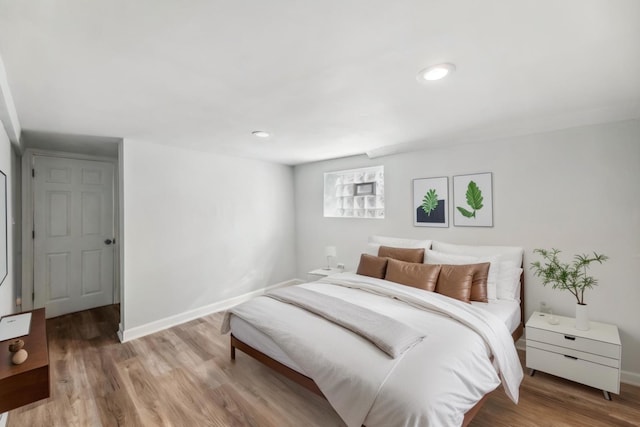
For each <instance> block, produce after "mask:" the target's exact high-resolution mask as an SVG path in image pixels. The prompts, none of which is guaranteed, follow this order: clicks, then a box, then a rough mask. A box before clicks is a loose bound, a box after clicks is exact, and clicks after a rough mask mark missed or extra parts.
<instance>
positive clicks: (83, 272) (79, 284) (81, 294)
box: [33, 156, 115, 317]
mask: <svg viewBox="0 0 640 427" xmlns="http://www.w3.org/2000/svg"><path fill="white" fill-rule="evenodd" d="M113 170H114V167H113V164H111V163H108V162H100V161H91V160H77V159H67V158H61V157H46V156H34V175H35V176H34V177H33V180H34V182H33V184H34V185H33V188H34V200H33V202H34V224H33V225H34V236H33V240H34V266H33V277H34V283H33V289H34V307H35V308H39V307H45V308H46V313H47V317H55V316H60V315H62V314H66V313H71V312H75V311H81V310H86V309H88V308H92V307H99V306H102V305H107V304H112V303H113V292H114V273H113V272H114V265H113V261H114V243H115V242H114V236H115V234H114V224H113V216H114V213H113Z"/></svg>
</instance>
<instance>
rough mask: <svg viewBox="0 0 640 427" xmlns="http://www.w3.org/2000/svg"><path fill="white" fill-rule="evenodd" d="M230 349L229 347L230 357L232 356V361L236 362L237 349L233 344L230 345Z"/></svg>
mask: <svg viewBox="0 0 640 427" xmlns="http://www.w3.org/2000/svg"><path fill="white" fill-rule="evenodd" d="M229 344H230V347H229V356H231V360H236V348H235V347H234V345H233V343H232V342H231V343H229Z"/></svg>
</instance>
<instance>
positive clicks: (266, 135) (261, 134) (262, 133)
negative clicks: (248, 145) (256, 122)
mask: <svg viewBox="0 0 640 427" xmlns="http://www.w3.org/2000/svg"><path fill="white" fill-rule="evenodd" d="M251 135H253V136H256V137H258V138H269V137H270V136H271V134H270V133H269V132H267V131H264V130H254V131H253V132H251Z"/></svg>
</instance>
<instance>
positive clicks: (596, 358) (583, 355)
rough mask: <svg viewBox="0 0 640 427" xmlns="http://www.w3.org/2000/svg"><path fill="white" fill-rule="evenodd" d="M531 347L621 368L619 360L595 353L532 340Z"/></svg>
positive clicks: (529, 345)
mask: <svg viewBox="0 0 640 427" xmlns="http://www.w3.org/2000/svg"><path fill="white" fill-rule="evenodd" d="M529 347H535V348H537V349H539V350H544V351H551V352H553V353H558V354H563V355H567V356H571V357H576V358H578V359H581V360H586V361H587V362H593V363H597V364H599V365H605V366H610V367H612V368H616V369H618V368H620V360H619V359H612V358H610V357H604V356H600V355H597V354H593V353H587V352H585V351H579V350H573V349H571V348H565V347H560V346H557V345H552V344H547V343H544V342H538V341H533V340H532V339H528V340H527V349H528V348H529Z"/></svg>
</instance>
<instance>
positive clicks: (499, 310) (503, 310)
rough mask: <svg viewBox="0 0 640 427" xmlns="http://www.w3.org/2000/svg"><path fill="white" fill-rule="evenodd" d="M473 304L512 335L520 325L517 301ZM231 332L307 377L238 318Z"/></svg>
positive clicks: (232, 321)
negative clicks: (500, 322)
mask: <svg viewBox="0 0 640 427" xmlns="http://www.w3.org/2000/svg"><path fill="white" fill-rule="evenodd" d="M471 304H472V305H473V306H475V307H479V308H481V309H483V310H486V311H488V312H490V313H491V314H493V315H494V316H496V317H498V318H500V319H501V320H502V321H503V322H504V324H505V325H506V326H507V328H508V329H509V331H510V332H511V333H513V332H514V331H515V330H516V328H517V327H518V325H520V321H521V313H520V304H519V303H518V302H517V301H506V300H497V301H492V302H490V303H482V302H471ZM231 331H232V333H233V336H235V337H236V338H237V339H239V340H240V341H242V342H244V343H246V344H249V345H250V346H251V347H253V348H255V349H256V350H259V351H261V352H262V353H264V354H266V355H267V356H269V357H271V358H272V359H275V360H277V361H278V362H280V363H282V364H283V365H286V366H288V367H289V368H291V369H293V370H295V371H297V372H299V373H301V374H303V375H307V374H306V373H305V372H304V370H303V369H302V368H300V367H299V366H298V365H296V363H295V362H294V361H292V360H291V359H290V358H289V357H288V356H287V355H286V354H285V353H284V352H283V351H282V350H281V349H280V347H278V345H277V344H276V343H274V342H273V340H272V339H271V338H269V337H268V336H267V335H266V334H264V333H262V332H261V331H259V330H257V329H256V328H255V327H253V326H252V325H251V324H249V323H247V322H246V321H244V320H242V319H241V318H239V317H238V316H232V317H231Z"/></svg>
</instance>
